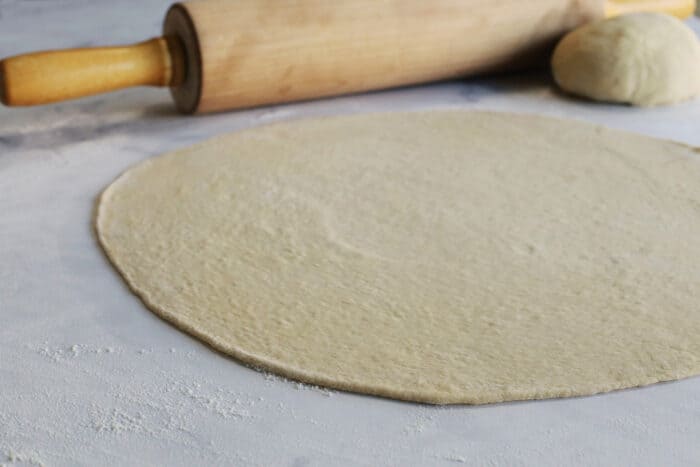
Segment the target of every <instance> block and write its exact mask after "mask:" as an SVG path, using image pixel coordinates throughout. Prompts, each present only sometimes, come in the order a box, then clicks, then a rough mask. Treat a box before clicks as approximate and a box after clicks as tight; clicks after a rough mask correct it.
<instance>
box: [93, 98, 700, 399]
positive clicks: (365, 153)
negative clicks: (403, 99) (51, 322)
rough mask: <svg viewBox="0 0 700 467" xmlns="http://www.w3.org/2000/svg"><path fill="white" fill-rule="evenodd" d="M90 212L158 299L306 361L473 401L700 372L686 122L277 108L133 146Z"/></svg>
mask: <svg viewBox="0 0 700 467" xmlns="http://www.w3.org/2000/svg"><path fill="white" fill-rule="evenodd" d="M96 223H97V232H98V236H99V241H100V243H101V244H102V246H103V248H104V250H105V251H106V252H107V254H108V256H109V258H110V259H111V261H112V262H113V263H114V265H115V266H116V267H117V269H118V270H119V271H120V272H121V274H122V275H123V276H124V278H125V279H126V281H127V282H128V284H129V285H130V287H131V288H132V289H133V290H134V291H135V293H137V294H138V295H139V296H140V297H141V298H142V299H143V301H144V302H145V303H146V304H147V305H148V307H149V308H150V309H151V310H153V311H154V312H155V313H157V314H158V315H160V316H161V317H163V318H164V319H166V320H168V321H171V322H172V323H174V324H175V325H177V326H178V327H179V328H181V329H183V330H185V331H187V332H189V333H191V334H193V335H195V336H197V337H198V338H200V339H202V340H203V341H205V342H207V343H209V344H210V345H212V346H213V347H215V348H216V349H218V350H220V351H222V352H225V353H227V354H230V355H232V356H234V357H236V358H237V359H239V360H241V361H242V362H245V363H248V364H251V365H255V366H258V367H262V368H264V369H267V370H270V371H273V372H276V373H279V374H282V375H284V376H287V377H291V378H295V379H299V380H302V381H305V382H310V383H315V384H320V385H325V386H329V387H332V388H338V389H344V390H350V391H357V392H363V393H369V394H375V395H381V396H387V397H392V398H398V399H405V400H412V401H421V402H429V403H468V404H479V403H489V402H499V401H509V400H520V399H539V398H550V397H565V396H578V395H587V394H594V393H598V392H604V391H610V390H614V389H620V388H627V387H633V386H639V385H645V384H650V383H654V382H657V381H665V380H672V379H678V378H683V377H688V376H691V375H696V374H698V373H700V309H699V308H698V305H697V297H698V294H699V293H700V242H698V241H697V235H698V233H699V232H700V165H699V164H698V160H697V154H696V152H695V150H694V149H693V148H690V147H687V146H683V145H681V144H676V143H672V142H668V141H661V140H656V139H652V138H647V137H643V136H638V135H634V134H628V133H623V132H619V131H614V130H610V129H606V128H602V127H599V126H594V125H590V124H584V123H578V122H572V121H563V120H555V119H549V118H543V117H535V116H528V115H510V114H499V113H486V112H461V111H442V112H426V113H406V114H400V113H397V114H377V115H362V116H352V117H342V118H331V119H324V120H315V121H300V122H294V123H285V124H277V125H271V126H265V127H261V128H257V129H252V130H247V131H241V132H238V133H235V134H231V135H226V136H223V137H219V138H217V139H214V140H211V141H207V142H205V143H203V144H200V145H198V146H195V147H192V148H188V149H184V150H181V151H178V152H174V153H170V154H166V155H163V156H161V157H157V158H154V159H151V160H148V161H145V162H143V163H141V164H139V165H137V166H136V167H134V168H132V169H130V170H128V171H127V172H126V173H124V174H123V175H122V176H120V177H119V178H118V179H117V180H116V181H115V182H114V183H113V184H112V185H111V186H109V187H108V188H107V189H106V190H105V191H104V193H103V194H102V197H101V199H100V203H99V208H98V213H97V219H96Z"/></svg>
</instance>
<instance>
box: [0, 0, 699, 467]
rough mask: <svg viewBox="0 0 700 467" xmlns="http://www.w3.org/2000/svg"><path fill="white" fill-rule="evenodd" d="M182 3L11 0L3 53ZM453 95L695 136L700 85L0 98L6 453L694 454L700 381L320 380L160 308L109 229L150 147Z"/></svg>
mask: <svg viewBox="0 0 700 467" xmlns="http://www.w3.org/2000/svg"><path fill="white" fill-rule="evenodd" d="M168 3H169V2H167V1H165V0H149V1H145V0H113V1H100V2H95V1H88V0H33V1H28V0H27V1H11V0H0V56H5V55H11V54H16V53H21V52H26V51H32V50H37V49H45V48H55V47H70V46H87V45H98V44H105V45H106V44H114V43H122V42H133V41H136V40H140V39H142V38H145V37H149V36H152V35H155V34H156V33H157V32H158V31H159V28H160V22H161V18H162V15H163V12H164V11H165V8H166V6H167V4H168ZM693 25H694V27H696V29H697V28H698V25H699V22H698V21H697V20H694V22H693ZM447 107H449V108H465V109H491V110H503V111H514V112H531V113H538V114H543V115H552V116H562V117H568V118H578V119H582V120H587V121H593V122H598V123H603V124H606V125H609V126H612V127H617V128H622V129H627V130H630V131H635V132H640V133H644V134H649V135H655V136H659V137H664V138H670V139H674V140H678V141H683V142H686V143H690V144H694V145H700V131H698V129H699V125H700V123H699V122H700V101H695V102H689V103H686V104H682V105H679V106H676V107H671V108H660V109H648V110H640V109H634V108H628V107H619V106H609V105H601V104H589V103H585V102H582V101H578V100H574V99H570V98H567V97H564V96H562V95H560V94H559V93H557V92H555V91H554V90H553V89H552V87H551V86H550V83H549V80H548V77H547V76H546V75H545V74H537V73H532V74H523V75H520V76H511V77H501V78H492V79H480V80H468V81H464V82H454V83H447V84H441V85H432V86H424V87H413V88H407V89H402V90H397V91H390V92H382V93H373V94H368V95H361V96H353V97H344V98H338V99H328V100H323V101H317V102H311V103H305V104H295V105H287V106H278V107H268V108H264V109H256V110H250V111H245V112H235V113H228V114H219V115H212V116H205V117H196V118H186V117H181V116H177V115H175V114H174V113H173V111H172V108H171V105H170V99H169V96H168V95H167V92H166V91H164V90H156V89H138V90H129V91H124V92H119V93H116V94H112V95H108V96H101V97H96V98H91V99H86V100H82V101H79V102H74V103H65V104H60V105H54V106H50V107H44V108H35V109H12V110H10V109H6V108H2V109H0V464H5V465H66V466H67V465H280V466H296V467H301V466H311V465H318V466H325V465H368V466H370V465H372V466H376V465H406V466H410V465H448V466H449V465H540V466H547V465H690V464H695V465H697V464H700V443H698V440H699V439H700V379H699V378H691V379H688V380H684V381H680V382H674V383H667V384H658V385H654V386H651V387H647V388H643V389H635V390H627V391H619V392H615V393H611V394H605V395H599V396H594V397H585V398H578V399H565V400H548V401H536V402H521V403H507V404H497V405H491V406H481V407H464V406H461V407H432V406H424V405H418V404H409V403H403V402H395V401H391V400H385V399H379V398H373V397H365V396H360V395H355V394H347V393H340V392H336V391H327V390H322V389H319V388H313V387H309V386H305V385H301V384H297V383H294V382H290V381H286V380H282V379H280V378H277V377H275V376H272V375H266V374H263V373H260V372H257V371H254V370H251V369H248V368H245V367H243V366H241V365H239V364H237V363H236V362H235V361H233V360H231V359H229V358H226V357H224V356H222V355H220V354H217V353H216V352H213V351H212V350H210V349H209V348H207V347H206V346H204V345H202V344H200V343H199V342H198V341H196V340H195V339H193V338H191V337H189V336H188V335H185V334H183V333H181V332H179V331H177V330H176V329H175V328H174V327H172V326H170V325H169V324H167V323H165V322H163V321H161V320H160V319H158V318H157V317H155V316H154V315H153V314H152V313H150V312H149V311H148V310H147V309H146V308H145V307H144V306H143V305H142V304H141V303H140V302H139V301H138V300H137V299H136V298H135V297H134V296H132V295H131V294H130V293H129V292H128V290H127V289H126V287H125V286H124V284H123V282H122V281H121V279H120V278H119V277H118V276H117V274H116V273H115V272H114V270H113V269H112V268H111V267H110V266H109V264H108V263H107V261H106V260H105V258H104V256H103V255H102V253H101V251H100V250H99V248H98V247H97V245H96V242H95V239H94V236H93V233H92V228H91V216H92V210H93V206H94V202H95V199H96V196H97V195H98V194H99V193H100V191H101V190H102V189H103V188H104V187H105V186H106V185H107V184H109V183H110V182H111V181H112V180H113V179H114V178H115V177H116V176H117V175H118V174H119V173H121V172H122V171H123V170H125V169H126V168H127V167H129V166H131V165H132V164H135V163H137V162H139V161H141V160H144V159H147V158H149V157H153V156H155V155H158V154H160V153H162V152H165V151H168V150H171V149H175V148H180V147H183V146H186V145H190V144H192V143H195V142H197V141H201V140H203V139H205V138H208V137H210V136H213V135H217V134H221V133H224V132H229V131H234V130H237V129H240V128H244V127H249V126H253V125H259V124H263V123H267V122H271V121H278V120H284V119H293V118H298V117H301V116H314V115H330V114H346V113H356V112H371V111H385V110H401V109H428V108H447Z"/></svg>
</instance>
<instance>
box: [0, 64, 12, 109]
mask: <svg viewBox="0 0 700 467" xmlns="http://www.w3.org/2000/svg"><path fill="white" fill-rule="evenodd" d="M0 102H2V104H3V105H10V103H9V101H8V98H7V91H6V90H5V62H3V61H0Z"/></svg>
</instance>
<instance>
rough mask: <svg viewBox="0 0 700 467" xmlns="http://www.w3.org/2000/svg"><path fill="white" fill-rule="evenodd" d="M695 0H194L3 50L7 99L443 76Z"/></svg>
mask: <svg viewBox="0 0 700 467" xmlns="http://www.w3.org/2000/svg"><path fill="white" fill-rule="evenodd" d="M694 8H695V0H607V1H606V0H527V1H523V0H342V1H332V0H235V1H233V0H231V1H227V0H194V1H188V2H183V3H177V4H175V5H173V6H172V7H171V8H170V9H169V10H168V12H167V14H166V16H165V21H164V26H163V35H162V37H158V38H155V39H151V40H148V41H146V42H141V43H138V44H135V45H130V46H123V47H101V48H83V49H73V50H55V51H46V52H36V53H30V54H26V55H19V56H15V57H10V58H6V59H5V60H3V61H2V62H0V98H1V99H2V102H3V103H4V104H5V105H10V106H20V105H37V104H47V103H51V102H57V101H63V100H67V99H73V98H77V97H82V96H88V95H92V94H98V93H103V92H108V91H113V90H117V89H122V88H126V87H130V86H139V85H150V86H168V87H170V91H171V94H172V97H173V99H174V101H175V105H176V107H177V108H178V109H179V110H180V111H181V112H184V113H200V112H212V111H221V110H227V109H237V108H245V107H253V106H259V105H264V104H272V103H282V102H289V101H296V100H305V99H313V98H319V97H324V96H332V95H339V94H348V93H355V92H362V91H369V90H374V89H383V88H389V87H393V86H403V85H409V84H416V83H423V82H428V81H435V80H445V79H452V78H458V77H463V76H468V75H472V74H477V73H478V74H481V73H486V72H490V71H499V70H507V69H517V68H523V67H527V66H533V65H535V64H537V63H544V62H545V59H546V53H547V52H548V51H549V50H551V47H552V46H553V45H554V43H555V42H556V40H557V39H558V38H560V37H561V36H562V35H564V34H565V33H566V32H568V31H569V30H571V29H573V28H576V27H577V26H579V25H581V24H583V23H586V22H588V21H591V20H594V19H598V18H603V17H606V16H615V15H619V14H622V13H628V12H634V11H661V12H666V13H670V14H673V15H675V16H678V17H681V18H685V17H688V16H690V15H692V13H693V11H694Z"/></svg>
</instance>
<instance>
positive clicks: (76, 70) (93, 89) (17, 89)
mask: <svg viewBox="0 0 700 467" xmlns="http://www.w3.org/2000/svg"><path fill="white" fill-rule="evenodd" d="M178 50H179V49H178V44H177V40H176V39H165V38H162V37H161V38H156V39H151V40H148V41H145V42H141V43H138V44H134V45H131V46H123V47H99V48H83V49H72V50H52V51H46V52H36V53H30V54H26V55H18V56H15V57H10V58H6V59H5V60H3V61H2V62H0V98H1V99H2V103H3V104H5V105H15V106H23V105H38V104H48V103H51V102H58V101H63V100H66V99H73V98H77V97H83V96H89V95H93V94H99V93H103V92H108V91H114V90H117V89H122V88H126V87H130V86H140V85H150V86H169V85H177V84H178V80H181V79H182V75H183V73H184V71H183V70H182V66H175V67H174V64H175V65H177V64H178V63H180V62H181V60H174V59H173V55H177V53H178V52H177V51H178Z"/></svg>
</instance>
